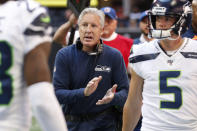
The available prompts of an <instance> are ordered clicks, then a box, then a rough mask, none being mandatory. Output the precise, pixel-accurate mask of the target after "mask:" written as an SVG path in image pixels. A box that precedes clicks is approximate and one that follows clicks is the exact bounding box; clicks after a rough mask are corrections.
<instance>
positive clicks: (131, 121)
mask: <svg viewBox="0 0 197 131" xmlns="http://www.w3.org/2000/svg"><path fill="white" fill-rule="evenodd" d="M143 81H144V80H143V79H142V78H141V77H140V76H139V75H137V74H136V73H135V72H134V71H133V70H131V81H130V88H129V94H128V98H127V100H126V103H125V105H124V109H123V128H122V131H133V130H134V128H135V126H136V124H137V122H138V121H139V118H140V115H141V105H142V88H143Z"/></svg>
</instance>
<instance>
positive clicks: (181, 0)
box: [148, 0, 192, 39]
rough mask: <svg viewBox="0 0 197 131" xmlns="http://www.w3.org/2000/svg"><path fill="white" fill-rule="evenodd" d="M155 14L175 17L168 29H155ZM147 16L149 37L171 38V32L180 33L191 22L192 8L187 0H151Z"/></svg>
mask: <svg viewBox="0 0 197 131" xmlns="http://www.w3.org/2000/svg"><path fill="white" fill-rule="evenodd" d="M156 16H166V17H175V18H176V21H175V23H174V24H173V25H172V26H171V27H170V28H169V29H156ZM148 17H149V37H152V38H156V39H173V38H172V37H171V32H172V31H173V32H174V33H175V34H177V35H178V36H180V35H182V34H183V33H184V32H185V31H186V30H187V29H188V28H189V24H190V23H191V17H192V8H191V3H190V2H189V1H188V0H156V1H155V2H153V4H152V7H151V9H150V11H149V12H148Z"/></svg>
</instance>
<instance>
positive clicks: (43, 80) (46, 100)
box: [24, 42, 67, 131]
mask: <svg viewBox="0 0 197 131" xmlns="http://www.w3.org/2000/svg"><path fill="white" fill-rule="evenodd" d="M49 51H50V44H49V43H47V42H46V43H42V44H40V45H38V46H37V47H35V48H34V49H33V50H31V51H30V52H29V53H28V54H27V55H26V56H25V60H24V62H25V64H24V75H25V79H26V82H27V84H28V86H29V88H28V93H29V99H30V102H31V105H32V108H33V111H34V113H35V116H36V118H37V120H38V122H39V123H40V125H41V127H42V129H43V130H44V131H66V130H67V128H66V122H65V119H64V117H63V113H62V110H61V108H60V105H59V104H58V102H57V99H56V97H55V95H54V89H53V86H52V84H51V82H50V80H51V78H50V71H49V67H48V54H49Z"/></svg>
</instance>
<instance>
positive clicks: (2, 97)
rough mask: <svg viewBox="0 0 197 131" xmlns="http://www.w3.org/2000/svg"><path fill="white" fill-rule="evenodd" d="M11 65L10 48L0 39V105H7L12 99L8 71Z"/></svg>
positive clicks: (10, 80) (10, 79)
mask: <svg viewBox="0 0 197 131" xmlns="http://www.w3.org/2000/svg"><path fill="white" fill-rule="evenodd" d="M11 66H12V48H11V46H10V45H9V44H8V43H7V42H5V41H0V105H7V104H9V103H10V101H11V99H12V95H13V94H12V77H11V75H10V74H9V73H8V71H9V69H10V67H11Z"/></svg>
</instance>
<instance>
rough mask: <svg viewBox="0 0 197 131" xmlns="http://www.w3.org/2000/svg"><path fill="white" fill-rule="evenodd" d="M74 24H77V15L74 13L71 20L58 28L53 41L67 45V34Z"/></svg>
mask: <svg viewBox="0 0 197 131" xmlns="http://www.w3.org/2000/svg"><path fill="white" fill-rule="evenodd" d="M73 24H76V17H75V15H74V14H72V15H71V16H70V18H69V20H68V21H67V22H66V23H64V24H63V25H61V26H60V27H59V28H58V29H57V31H56V32H55V34H54V37H53V41H54V42H55V43H59V44H61V45H62V46H66V45H67V42H68V41H66V35H67V33H68V31H69V30H70V28H71V27H72V25H73Z"/></svg>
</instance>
